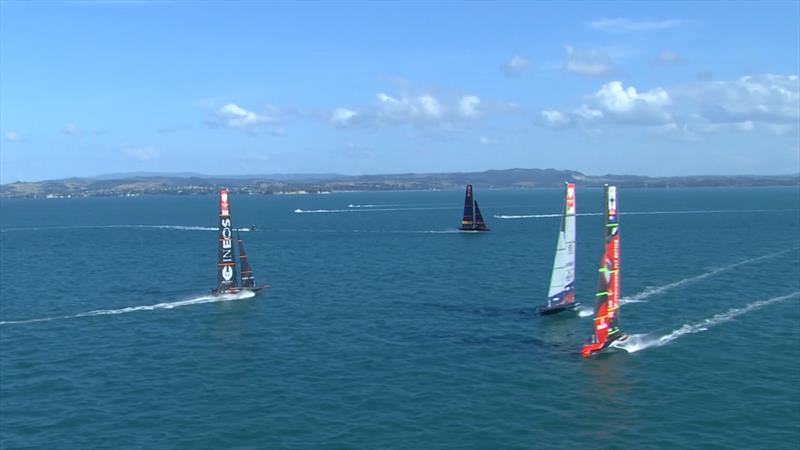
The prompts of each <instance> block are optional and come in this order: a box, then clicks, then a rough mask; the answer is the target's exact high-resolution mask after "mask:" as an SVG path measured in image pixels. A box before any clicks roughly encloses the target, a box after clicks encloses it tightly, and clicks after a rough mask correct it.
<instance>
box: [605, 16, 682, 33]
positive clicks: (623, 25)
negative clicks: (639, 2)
mask: <svg viewBox="0 0 800 450" xmlns="http://www.w3.org/2000/svg"><path fill="white" fill-rule="evenodd" d="M685 23H686V22H685V21H682V20H674V19H672V20H631V19H625V18H613V19H599V20H593V21H591V22H589V27H590V28H593V29H595V30H599V31H610V32H616V33H630V32H640V31H658V30H669V29H672V28H677V27H680V26H682V25H684V24H685Z"/></svg>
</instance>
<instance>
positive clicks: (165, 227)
mask: <svg viewBox="0 0 800 450" xmlns="http://www.w3.org/2000/svg"><path fill="white" fill-rule="evenodd" d="M103 228H152V229H159V230H179V231H217V230H218V228H216V227H201V226H194V225H70V226H52V227H28V228H3V229H2V230H0V232H6V231H40V230H71V229H103ZM238 230H239V231H242V232H246V231H252V230H251V229H250V228H248V227H244V228H239V229H238Z"/></svg>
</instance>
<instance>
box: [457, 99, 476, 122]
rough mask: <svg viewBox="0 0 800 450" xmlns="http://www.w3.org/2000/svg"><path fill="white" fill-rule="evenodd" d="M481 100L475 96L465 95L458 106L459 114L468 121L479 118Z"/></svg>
mask: <svg viewBox="0 0 800 450" xmlns="http://www.w3.org/2000/svg"><path fill="white" fill-rule="evenodd" d="M480 104H481V100H480V99H479V98H478V97H476V96H474V95H465V96H463V97H461V101H460V102H459V104H458V110H459V113H460V114H461V115H462V116H463V117H466V118H468V119H471V118H475V117H478V115H479V114H480V112H479V111H478V108H479V107H480Z"/></svg>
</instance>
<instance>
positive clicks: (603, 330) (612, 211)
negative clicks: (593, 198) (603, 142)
mask: <svg viewBox="0 0 800 450" xmlns="http://www.w3.org/2000/svg"><path fill="white" fill-rule="evenodd" d="M605 191H606V192H605V203H606V206H605V214H604V217H605V220H604V221H603V222H604V223H603V225H604V227H603V228H604V235H605V245H603V256H602V257H601V258H600V269H599V272H600V276H599V277H598V279H597V293H596V294H595V304H594V327H593V329H594V334H592V339H591V342H589V343H587V344H586V345H584V346H583V348H582V349H581V355H582V356H583V357H584V358H588V357H590V356H592V355H593V354H594V353H597V352H600V351H603V350H605V349H606V348H608V347H609V346H610V345H611V344H613V343H614V342H615V341H619V342H624V341H625V340H627V339H628V336H627V335H625V334H623V333H622V331H621V330H620V328H619V299H620V294H619V292H620V290H619V216H618V214H617V187H616V186H609V185H606V188H605Z"/></svg>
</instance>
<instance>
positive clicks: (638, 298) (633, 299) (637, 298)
mask: <svg viewBox="0 0 800 450" xmlns="http://www.w3.org/2000/svg"><path fill="white" fill-rule="evenodd" d="M792 250H797V247H794V248H790V249H787V250H781V251H779V252H775V253H770V254H768V255H762V256H757V257H755V258H749V259H745V260H743V261H739V262H737V263H734V264H730V265H727V266H724V267H719V268H717V269H714V270H711V271H709V272H706V273H701V274H700V275H695V276H693V277H689V278H684V279H682V280H678V281H675V282H673V283H669V284H665V285H663V286H657V287H649V288H647V289H645V290H644V291H642V292H639V293H637V294H633V295H631V296H630V297H623V298H621V299H620V301H619V303H620V305H625V304H628V303H642V302H644V301H645V300H646V299H647V298H649V297H652V296H654V295H657V294H661V293H662V292H665V291H668V290H670V289H674V288H676V287H680V286H684V285H686V284H690V283H694V282H696V281H700V280H702V279H704V278H708V277H710V276H713V275H716V274H718V273H720V272H725V271H726V270H731V269H734V268H736V267H739V266H742V265H744V264H750V263H753V262H756V261H760V260H762V259H768V258H774V257H776V256H780V255H782V254H784V253H788V252H791V251H792Z"/></svg>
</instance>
